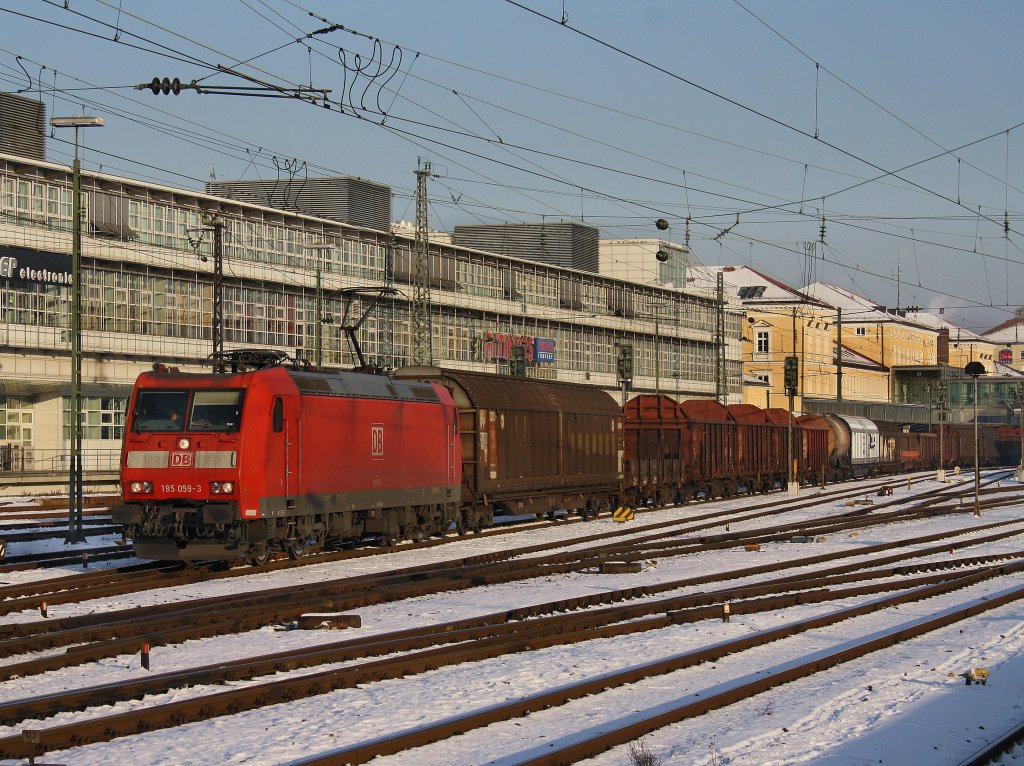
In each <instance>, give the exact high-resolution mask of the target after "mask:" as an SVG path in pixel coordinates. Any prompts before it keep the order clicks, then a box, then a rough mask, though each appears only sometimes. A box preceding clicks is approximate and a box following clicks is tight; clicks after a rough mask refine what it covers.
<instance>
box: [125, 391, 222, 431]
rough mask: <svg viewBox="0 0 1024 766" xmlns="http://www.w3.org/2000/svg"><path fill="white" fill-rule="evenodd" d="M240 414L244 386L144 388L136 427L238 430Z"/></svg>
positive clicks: (139, 401) (167, 429)
mask: <svg viewBox="0 0 1024 766" xmlns="http://www.w3.org/2000/svg"><path fill="white" fill-rule="evenodd" d="M241 414H242V391H241V389H200V390H196V391H189V390H177V391H176V390H169V389H165V388H160V389H144V390H141V391H139V397H138V400H137V402H136V404H135V413H134V417H133V420H134V430H135V431H136V432H138V433H145V432H149V431H237V430H238V423H239V421H240V419H241Z"/></svg>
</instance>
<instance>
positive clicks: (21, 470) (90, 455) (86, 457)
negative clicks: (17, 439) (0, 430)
mask: <svg viewBox="0 0 1024 766" xmlns="http://www.w3.org/2000/svg"><path fill="white" fill-rule="evenodd" d="M120 461H121V450H119V449H87V450H82V472H83V473H88V472H90V471H104V472H109V471H114V472H116V471H117V470H118V468H119V466H120ZM70 467H71V452H70V450H67V449H39V448H38V447H26V446H23V445H21V444H0V474H5V475H8V476H10V475H27V474H47V473H60V472H62V471H68V470H70Z"/></svg>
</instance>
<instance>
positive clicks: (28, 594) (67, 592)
mask: <svg viewBox="0 0 1024 766" xmlns="http://www.w3.org/2000/svg"><path fill="white" fill-rule="evenodd" d="M921 480H922V479H921V478H917V479H914V480H913V481H914V482H918V481H921ZM890 485H891V482H888V481H886V480H882V481H878V482H873V483H869V484H867V485H866V486H861V487H858V488H857V489H856V490H854V489H851V488H850V487H848V486H847V487H842V488H837V489H834V490H830V491H826V492H821V493H817V494H816V495H815V496H814V497H813V498H806V497H804V498H781V499H774V500H769V501H766V502H762V503H757V504H753V505H749V506H746V507H744V508H742V509H725V510H722V509H716V510H712V511H708V512H703V513H697V514H695V515H693V516H688V517H687V518H685V519H681V520H680V519H677V520H671V521H665V522H660V523H656V524H650V525H647V527H646V529H645V531H648V530H650V531H655V532H657V530H667V529H671V528H672V527H681V528H682V529H683V530H686V531H689V532H690V533H694V532H698V531H700V530H702V529H714V528H716V527H718V526H721V525H722V524H724V525H726V528H728V525H729V523H730V522H732V523H743V522H747V521H750V520H752V519H756V518H770V517H773V516H775V515H777V514H779V513H782V512H785V511H796V510H800V509H805V508H810V507H814V506H815V505H820V504H821V503H822V501H823V500H833V501H840V500H846V499H850V498H859V497H864V496H867V495H870V494H871V492H872V490H876V489H878V488H880V487H884V486H890ZM944 491H948V489H947V488H940V489H939V490H936V491H935V492H936V493H941V492H944ZM899 502H900V500H898V499H896V500H893V501H892V502H891V503H889V504H898V503H899ZM904 502H905V501H904ZM872 507H874V508H881V507H884V505H877V506H872ZM652 510H653V509H652ZM642 513H646V511H643V512H642ZM603 517H604V518H608V517H610V514H608V513H606V514H603ZM583 521H584V520H583V519H579V518H576V517H571V518H564V519H559V520H553V521H546V522H537V523H536V524H535V525H534V526H549V525H564V524H577V523H581V522H583ZM519 531H521V528H520V527H518V526H517V527H509V528H500V527H499V528H494V529H488V530H485V531H484V532H481V533H475V534H476V536H477V537H478V538H485V539H486V538H489V537H492V536H499V535H510V534H515V533H517V532H519ZM635 534H636V532H635V531H634V530H633V529H631V528H627V527H624V528H622V529H618V530H615V531H611V532H603V533H592V534H589V535H581V536H579V537H578V538H577V539H576V541H575V542H577V543H579V544H588V543H593V542H595V541H599V540H602V539H614V538H616V537H628V536H631V535H635ZM460 539H462V538H460V537H458V536H456V535H449V536H447V537H446V538H434V539H430V540H424V541H421V542H419V543H408V544H403V545H401V546H398V547H396V548H379V547H367V548H359V549H354V550H344V551H329V552H324V553H319V554H316V555H312V556H307V557H304V558H302V559H299V560H298V561H292V560H289V559H287V558H281V559H279V560H276V561H272V562H270V563H269V564H268V565H265V566H264V567H261V570H265V571H280V570H284V569H292V568H295V567H302V566H306V565H310V564H322V563H328V562H333V561H348V560H353V559H359V558H364V557H367V556H378V555H382V554H387V553H390V552H392V551H395V550H410V549H413V548H429V547H435V546H439V545H443V544H445V543H446V542H454V541H457V540H460ZM565 544H566V543H565V542H556V543H550V544H548V545H547V546H540V547H536V546H534V547H521V548H516V549H510V550H508V551H506V552H505V553H504V554H503V555H504V556H505V557H506V558H511V557H513V556H517V555H523V554H532V553H537V552H540V551H543V550H545V549H552V548H557V547H562V546H564V545H565ZM108 555H109V558H111V559H113V558H116V556H115V555H114V554H113V553H112V552H111V553H109V554H108ZM494 555H496V554H490V556H489V557H485V558H480V559H479V561H481V562H482V561H491V560H494V558H493V557H494ZM80 557H81V553H80V552H78V551H75V552H69V553H68V555H67V556H66V557H58V558H57V559H56V561H54V560H52V559H51V560H49V561H42V560H40V561H39V562H38V563H40V564H44V563H52V564H56V563H60V564H69V563H70V564H74V563H76V562H78V561H80V560H81V559H80ZM472 558H473V557H469V558H468V559H466V560H465V561H468V560H471V559H472ZM7 560H8V561H9V562H11V563H15V562H17V563H18V564H19V565H21V564H23V563H25V564H27V563H30V562H31V561H32V560H31V559H23V558H20V557H19V558H18V559H14V558H13V557H8V559H7ZM459 561H460V562H461V561H464V560H459ZM2 571H3V568H2V567H0V572H2ZM136 571H137V567H128V568H127V570H126V572H127V574H123V573H121V572H119V571H118V572H115V573H111V574H109V575H108V576H107V577H104V578H100V577H97V576H95V575H90V576H88V577H83V576H77V577H76V576H69V577H63V578H60V579H59V580H54V581H53V582H48V581H40V582H37V583H34V584H32V585H31V586H16V587H9V588H4V587H0V614H11V613H13V612H16V611H18V610H21V609H32V610H34V609H35V608H36V607H37V606H38V602H39V601H41V600H46V601H47V603H48V604H49V605H50V606H55V605H58V604H66V603H74V602H78V601H84V600H89V599H94V598H106V597H110V596H115V595H123V594H126V593H131V592H135V591H136V590H142V589H146V588H149V587H151V584H150V583H149V582H148V581H135V580H134V578H135V576H136V575H135V572H136ZM162 571H164V572H165V581H164V583H163V586H164V587H171V586H173V585H174V584H176V583H175V582H174V580H175V579H178V580H180V584H184V583H191V582H195V581H196V579H197V574H196V572H197V571H198V572H201V573H204V574H203V576H204V577H206V578H207V579H221V578H237V577H244V576H247V575H248V574H250V573H251V572H252V570H250V569H249V568H248V567H247V566H244V565H242V564H241V563H240V564H239V565H238V566H236V567H233V568H228V567H226V566H224V565H223V564H220V563H216V564H211V565H206V566H200V567H198V569H196V568H194V567H183V566H181V565H167V566H165V567H163V568H162ZM175 572H177V574H174V573H175ZM26 599H27V600H26Z"/></svg>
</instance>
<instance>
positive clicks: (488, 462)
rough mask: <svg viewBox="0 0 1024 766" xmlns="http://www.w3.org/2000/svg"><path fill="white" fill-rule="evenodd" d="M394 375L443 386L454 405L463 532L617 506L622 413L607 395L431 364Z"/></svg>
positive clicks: (574, 386)
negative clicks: (511, 519) (512, 517)
mask: <svg viewBox="0 0 1024 766" xmlns="http://www.w3.org/2000/svg"><path fill="white" fill-rule="evenodd" d="M394 376H395V377H396V378H398V379H415V380H422V381H428V382H433V383H439V384H440V385H442V386H444V387H445V388H447V389H448V390H449V391H450V392H451V394H452V397H453V398H454V400H455V403H456V406H457V407H458V410H459V432H460V435H461V441H462V459H463V472H462V478H463V488H462V500H463V505H462V524H463V526H464V528H466V529H479V528H480V527H482V526H487V525H489V524H491V523H492V521H493V516H494V514H495V513H499V514H500V513H506V514H528V513H533V514H542V513H546V512H552V511H555V510H556V509H566V510H569V511H577V512H578V513H580V515H582V516H584V517H588V516H590V515H591V514H594V513H596V512H597V511H598V510H599V509H601V508H607V507H609V506H611V507H614V504H615V503H617V501H618V496H619V491H620V485H621V482H622V411H621V410H620V409H619V407H618V405H617V404H616V403H615V400H614V399H613V398H612V397H611V396H610V395H609V394H607V393H605V392H604V391H601V390H600V389H597V388H594V387H593V386H586V385H581V384H577V383H562V382H557V381H546V380H535V379H530V378H517V377H508V376H503V375H493V374H489V373H481V372H466V371H462V370H442V369H440V368H438V367H426V366H416V367H402V368H400V369H398V370H396V371H395V373H394Z"/></svg>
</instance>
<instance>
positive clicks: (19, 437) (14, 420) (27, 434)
mask: <svg viewBox="0 0 1024 766" xmlns="http://www.w3.org/2000/svg"><path fill="white" fill-rule="evenodd" d="M0 442H6V443H9V444H20V445H24V446H30V445H31V444H32V400H31V399H30V398H29V397H27V396H11V395H8V396H0Z"/></svg>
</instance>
